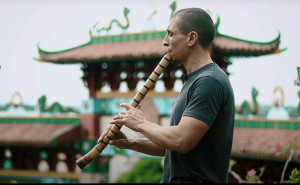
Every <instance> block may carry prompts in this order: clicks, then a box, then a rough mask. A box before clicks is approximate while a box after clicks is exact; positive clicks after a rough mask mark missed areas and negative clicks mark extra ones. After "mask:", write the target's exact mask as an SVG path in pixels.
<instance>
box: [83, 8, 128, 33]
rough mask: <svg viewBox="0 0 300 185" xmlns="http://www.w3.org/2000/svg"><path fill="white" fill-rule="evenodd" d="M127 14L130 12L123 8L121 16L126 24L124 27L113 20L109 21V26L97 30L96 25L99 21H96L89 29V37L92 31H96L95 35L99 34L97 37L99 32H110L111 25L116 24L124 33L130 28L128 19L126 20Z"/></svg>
mask: <svg viewBox="0 0 300 185" xmlns="http://www.w3.org/2000/svg"><path fill="white" fill-rule="evenodd" d="M129 12H130V9H128V8H127V7H124V9H123V15H124V17H125V19H126V24H124V25H123V24H122V23H121V22H120V21H119V20H118V19H116V18H115V19H113V20H111V21H110V23H109V25H108V26H107V27H105V26H103V27H102V28H100V29H97V26H98V24H99V22H100V21H97V22H96V23H95V24H94V25H93V26H92V28H90V30H89V34H90V36H93V33H92V31H93V30H94V31H96V32H97V34H99V35H100V32H102V31H107V32H108V31H110V30H111V28H112V24H113V23H116V24H117V26H118V27H119V28H121V29H122V30H123V31H125V30H126V29H127V28H129V26H130V23H129V19H128V14H129Z"/></svg>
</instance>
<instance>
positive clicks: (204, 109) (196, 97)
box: [183, 77, 224, 127]
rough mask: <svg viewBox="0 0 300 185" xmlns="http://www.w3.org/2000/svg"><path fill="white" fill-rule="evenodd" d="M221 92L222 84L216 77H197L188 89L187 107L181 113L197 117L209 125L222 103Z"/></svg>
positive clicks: (222, 95) (211, 123) (222, 94)
mask: <svg viewBox="0 0 300 185" xmlns="http://www.w3.org/2000/svg"><path fill="white" fill-rule="evenodd" d="M223 92H224V91H223V88H222V85H221V84H220V82H219V81H217V80H216V79H214V78H212V77H202V78H200V79H198V80H197V81H195V83H194V84H193V85H192V86H191V88H190V89H189V93H188V101H187V107H186V109H185V111H184V112H183V115H184V116H190V117H194V118H196V119H199V120H201V121H203V122H205V123H206V124H208V125H209V126H210V127H211V126H212V125H213V122H214V120H215V119H216V116H217V114H218V111H219V109H220V107H221V105H222V102H223V97H224V93H223Z"/></svg>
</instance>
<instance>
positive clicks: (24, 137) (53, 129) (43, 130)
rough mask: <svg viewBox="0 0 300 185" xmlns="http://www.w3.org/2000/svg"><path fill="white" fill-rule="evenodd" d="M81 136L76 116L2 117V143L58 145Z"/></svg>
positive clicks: (0, 136)
mask: <svg viewBox="0 0 300 185" xmlns="http://www.w3.org/2000/svg"><path fill="white" fill-rule="evenodd" d="M79 137H80V125H79V120H78V119H75V118H71V119H70V118H37V119H36V118H1V120H0V145H2V146H5V145H9V146H12V145H14V146H20V145H22V146H56V145H57V144H60V143H63V142H74V141H75V140H76V139H78V138H79Z"/></svg>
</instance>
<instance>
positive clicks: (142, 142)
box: [128, 138, 166, 156]
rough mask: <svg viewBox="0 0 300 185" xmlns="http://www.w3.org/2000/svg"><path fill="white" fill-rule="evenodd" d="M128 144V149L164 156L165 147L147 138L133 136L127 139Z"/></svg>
mask: <svg viewBox="0 0 300 185" xmlns="http://www.w3.org/2000/svg"><path fill="white" fill-rule="evenodd" d="M128 140H129V143H130V146H128V149H130V150H134V151H137V152H141V153H144V154H148V155H153V156H164V155H165V151H166V150H165V149H164V148H161V147H160V146H158V145H156V144H155V143H153V142H151V141H150V140H149V139H147V138H134V139H128Z"/></svg>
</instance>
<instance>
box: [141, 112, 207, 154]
mask: <svg viewBox="0 0 300 185" xmlns="http://www.w3.org/2000/svg"><path fill="white" fill-rule="evenodd" d="M209 128H210V126H209V125H208V124H206V123H204V122H203V121H201V120H198V119H196V118H193V117H188V116H183V117H182V118H181V120H180V122H179V124H178V125H177V126H170V127H161V126H159V125H157V124H155V123H151V122H144V123H141V124H139V129H138V131H139V132H140V133H142V134H143V135H144V136H146V137H147V138H148V139H149V140H151V141H152V142H153V143H155V144H157V145H159V146H161V147H164V148H167V149H170V150H173V151H177V152H179V153H186V152H188V151H190V150H191V149H193V148H194V147H195V146H196V144H197V143H198V142H199V141H200V139H201V138H202V137H203V136H204V135H205V133H206V132H207V131H208V130H209Z"/></svg>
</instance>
